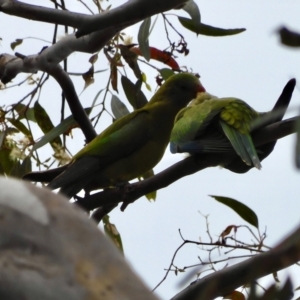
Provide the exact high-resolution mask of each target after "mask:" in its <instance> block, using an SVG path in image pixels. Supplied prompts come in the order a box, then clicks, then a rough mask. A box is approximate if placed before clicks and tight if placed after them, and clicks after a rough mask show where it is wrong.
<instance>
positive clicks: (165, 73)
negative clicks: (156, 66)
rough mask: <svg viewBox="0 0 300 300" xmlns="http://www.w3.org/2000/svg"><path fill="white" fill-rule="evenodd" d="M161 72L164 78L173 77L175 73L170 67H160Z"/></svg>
mask: <svg viewBox="0 0 300 300" xmlns="http://www.w3.org/2000/svg"><path fill="white" fill-rule="evenodd" d="M159 73H160V75H161V77H162V78H163V79H164V80H167V79H168V78H169V77H171V76H173V75H174V74H175V73H174V71H173V70H171V69H168V68H163V69H160V70H159Z"/></svg>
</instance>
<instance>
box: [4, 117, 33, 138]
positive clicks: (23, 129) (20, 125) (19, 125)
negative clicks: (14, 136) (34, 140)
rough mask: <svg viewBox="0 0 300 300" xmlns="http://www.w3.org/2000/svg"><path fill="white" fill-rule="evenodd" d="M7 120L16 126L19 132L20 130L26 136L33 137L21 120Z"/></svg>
mask: <svg viewBox="0 0 300 300" xmlns="http://www.w3.org/2000/svg"><path fill="white" fill-rule="evenodd" d="M7 120H8V121H9V122H10V123H11V124H12V125H14V126H15V127H16V128H17V129H18V130H20V131H21V132H22V133H23V134H24V135H26V136H31V132H30V131H29V129H28V128H27V127H26V126H25V125H24V124H23V123H22V122H21V121H19V120H16V119H12V118H7Z"/></svg>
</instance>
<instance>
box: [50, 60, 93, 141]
mask: <svg viewBox="0 0 300 300" xmlns="http://www.w3.org/2000/svg"><path fill="white" fill-rule="evenodd" d="M46 71H47V72H48V73H49V74H50V75H51V76H53V78H54V79H55V80H56V81H57V82H58V84H59V85H60V87H61V88H62V90H63V92H64V95H65V97H66V99H67V101H68V104H69V107H70V110H71V112H72V115H73V117H74V119H75V120H76V121H77V123H78V124H79V126H80V128H81V130H82V132H83V134H84V136H85V138H86V142H90V141H91V140H93V139H94V138H95V137H96V136H97V133H96V131H95V129H94V127H93V125H92V123H91V122H90V119H89V117H88V116H87V114H86V112H85V110H84V109H83V107H82V105H81V102H80V100H79V98H78V96H77V93H76V91H75V88H74V85H73V82H72V80H71V79H70V77H69V75H68V74H67V73H66V72H65V71H64V70H63V69H62V68H61V67H60V65H56V66H55V67H53V68H50V70H46Z"/></svg>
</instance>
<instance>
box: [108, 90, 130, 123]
mask: <svg viewBox="0 0 300 300" xmlns="http://www.w3.org/2000/svg"><path fill="white" fill-rule="evenodd" d="M110 107H111V111H112V113H113V115H114V117H115V119H116V120H117V119H119V118H122V117H124V116H126V115H128V114H129V110H128V108H127V107H126V105H125V104H124V103H123V102H122V101H121V100H120V99H119V98H118V97H117V96H115V95H112V97H111V101H110Z"/></svg>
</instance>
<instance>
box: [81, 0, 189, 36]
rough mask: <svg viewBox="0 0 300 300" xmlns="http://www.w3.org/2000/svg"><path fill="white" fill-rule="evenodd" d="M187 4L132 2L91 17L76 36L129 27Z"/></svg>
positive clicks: (170, 0) (179, 0)
mask: <svg viewBox="0 0 300 300" xmlns="http://www.w3.org/2000/svg"><path fill="white" fill-rule="evenodd" d="M185 2H187V0H164V1H161V0H152V1H149V0H130V1H128V2H126V3H125V4H123V5H120V6H119V7H117V8H114V9H112V10H109V11H106V12H104V13H102V14H100V15H94V16H91V18H90V19H89V21H87V22H86V23H84V25H83V26H82V27H80V28H79V30H78V31H77V33H76V36H77V37H81V36H83V35H86V34H89V33H91V32H94V31H96V30H100V29H101V30H103V29H106V28H110V27H114V26H116V25H126V27H127V26H129V25H131V24H134V23H137V22H139V21H142V20H144V19H146V18H148V17H151V16H153V15H156V14H158V13H161V12H164V11H168V10H170V9H173V8H176V7H178V6H180V5H182V4H184V3H185Z"/></svg>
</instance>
